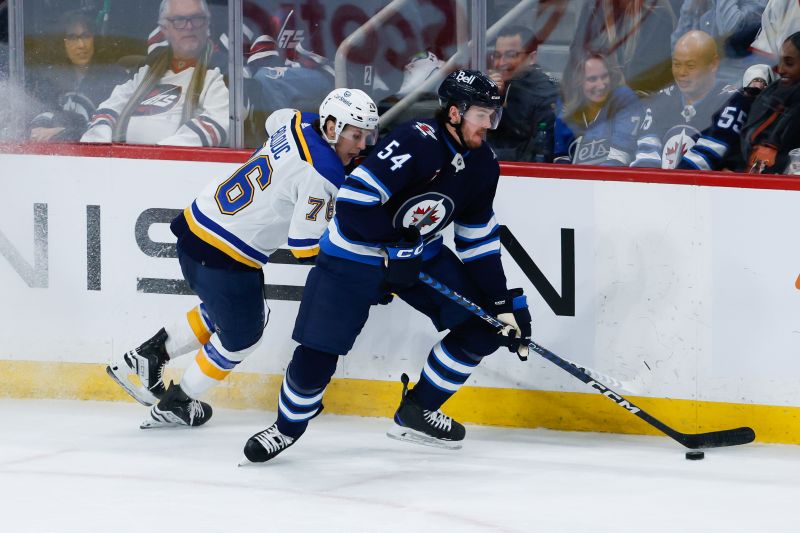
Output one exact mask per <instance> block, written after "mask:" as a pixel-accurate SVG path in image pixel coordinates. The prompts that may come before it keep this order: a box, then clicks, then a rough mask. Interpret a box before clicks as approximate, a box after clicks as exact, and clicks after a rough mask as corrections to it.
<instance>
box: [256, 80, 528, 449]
mask: <svg viewBox="0 0 800 533" xmlns="http://www.w3.org/2000/svg"><path fill="white" fill-rule="evenodd" d="M438 95H439V103H440V110H439V112H438V113H437V115H436V117H435V118H434V119H432V120H415V121H411V122H408V123H405V124H402V125H400V126H398V127H396V128H395V129H394V130H392V132H391V133H390V134H389V135H388V136H387V137H386V138H385V139H384V140H383V141H382V142H381V143H380V144H379V145H378V146H376V147H375V150H373V151H372V152H371V154H370V155H369V156H367V158H366V159H365V160H364V161H363V162H362V164H361V165H360V166H358V167H357V168H356V169H355V170H353V172H352V173H351V174H350V175H349V176H348V178H347V179H346V181H345V183H344V185H343V186H342V189H341V191H340V193H339V196H338V199H337V204H336V214H335V215H334V217H333V220H332V221H331V222H330V224H329V225H328V230H327V231H326V232H325V233H324V234H323V236H322V238H321V239H320V253H319V256H318V257H317V261H316V264H315V266H314V268H313V269H312V270H311V272H310V273H309V276H308V280H307V282H306V290H305V291H304V293H303V300H302V302H301V304H300V311H299V313H298V316H297V320H296V322H295V327H294V332H293V336H292V337H293V338H294V340H296V341H298V342H299V343H300V345H299V346H298V347H297V349H296V350H295V352H294V355H293V357H292V360H291V362H290V364H289V366H288V368H287V370H286V375H285V378H284V380H283V385H282V387H281V392H280V396H279V402H278V419H277V421H276V422H275V423H274V424H273V425H272V426H270V427H269V428H267V429H266V430H264V431H261V432H259V433H256V434H255V435H253V436H252V437H251V438H250V439H249V440H248V441H247V443H246V445H245V449H244V453H245V456H246V458H247V460H249V461H252V462H264V461H268V460H270V459H272V458H273V457H275V456H276V455H277V454H279V453H281V452H282V451H283V450H285V449H286V448H288V447H289V446H291V445H293V444H294V443H295V442H296V441H297V439H298V438H299V437H300V436H301V435H302V434H303V433H304V432H305V430H306V427H307V425H308V423H309V420H310V419H311V418H313V417H314V416H316V415H317V414H318V413H319V412H320V411H321V410H322V397H323V394H324V392H325V388H326V387H327V385H328V383H329V381H330V379H331V376H332V375H333V373H334V371H335V370H336V365H337V362H338V360H339V357H340V356H342V355H345V354H347V353H348V352H349V351H350V349H351V348H352V347H353V343H354V341H355V339H356V337H357V336H358V334H359V332H360V331H361V329H362V327H363V326H364V324H365V323H366V321H367V317H368V315H369V312H370V307H371V306H373V305H376V304H378V303H380V302H382V301H384V299H385V298H386V296H387V294H390V293H394V294H397V295H398V296H399V297H400V298H402V299H403V300H404V301H405V302H407V303H408V304H409V305H411V306H412V307H414V308H415V309H416V310H418V311H420V312H422V313H424V314H425V315H427V316H428V317H429V318H430V319H431V321H432V322H433V325H434V326H435V327H436V328H437V329H438V330H439V331H444V330H449V332H448V333H447V335H446V336H445V337H444V338H443V339H442V340H441V341H440V342H438V343H436V344H435V345H434V346H433V347H432V349H431V350H430V352H429V353H428V357H427V362H426V363H425V366H424V368H423V370H422V373H421V375H420V378H419V381H418V382H417V384H416V386H415V387H414V388H413V389H411V390H409V389H408V378H407V377H406V376H405V375H404V379H403V383H404V387H403V395H402V398H401V402H400V406H399V408H398V409H397V412H396V414H395V417H394V419H395V422H396V427H395V428H394V429H393V430H392V431H391V432H390V436H392V437H394V438H397V439H400V440H409V441H414V442H420V443H423V444H430V445H435V446H441V447H449V448H457V447H460V443H459V442H458V441H460V440H462V439H463V438H464V434H465V431H464V426H462V425H461V424H459V423H458V422H456V421H455V420H453V419H452V418H450V417H449V416H447V415H445V414H444V413H442V412H441V411H440V410H439V408H440V407H441V406H442V404H444V403H445V401H447V399H448V398H450V396H452V395H453V394H454V393H455V392H456V391H458V389H459V388H460V387H461V385H463V384H464V382H465V381H466V380H467V379H468V378H469V376H470V374H471V373H472V372H473V370H475V367H477V365H478V364H479V363H480V361H481V359H482V358H483V357H485V356H487V355H489V354H491V353H493V352H494V351H496V350H497V349H498V347H500V346H507V347H508V348H509V349H510V350H512V351H514V352H519V353H524V351H525V350H527V342H526V339H529V337H530V334H531V315H530V312H529V311H528V307H527V303H526V300H525V296H523V295H522V290H521V289H514V290H510V291H509V290H508V289H507V288H506V276H505V273H504V272H503V266H502V263H501V261H500V240H499V226H498V223H497V220H496V219H495V215H494V211H493V206H492V204H493V201H494V196H495V191H496V188H497V183H498V179H499V170H500V169H499V165H498V162H497V159H496V157H495V155H494V153H493V152H492V150H491V148H489V145H488V144H486V142H485V141H484V139H485V136H486V132H487V130H489V129H494V128H496V127H497V124H498V122H499V121H500V114H501V111H502V101H501V97H500V94H499V92H498V89H497V85H495V83H494V82H493V81H492V80H491V79H490V78H489V77H488V76H486V75H485V74H483V73H481V72H478V71H473V70H457V71H455V72H453V73H451V74H450V75H448V76H447V78H445V80H444V81H443V82H442V84H441V86H440V87H439V89H438ZM450 224H453V226H454V230H455V248H456V249H455V252H454V251H451V249H450V248H448V247H446V246H444V245H443V242H442V231H443V230H444V229H445V228H446V227H447V226H449V225H450ZM420 271H424V272H427V273H429V274H431V275H432V276H434V277H435V278H436V279H438V280H441V281H442V282H443V283H445V284H446V285H447V286H448V287H452V288H453V289H454V290H455V291H457V292H459V293H460V294H463V295H465V296H466V297H468V298H469V299H471V300H473V301H475V302H478V303H479V305H481V306H485V308H486V309H490V310H491V311H492V312H493V313H495V315H496V316H497V317H498V318H499V319H500V320H501V321H503V322H505V323H506V324H509V325H511V326H512V328H507V329H510V330H511V331H513V332H514V334H513V336H511V335H509V336H501V335H498V334H497V333H496V332H495V330H493V329H491V328H490V327H489V326H487V325H486V324H485V322H483V321H482V320H480V319H477V318H476V317H475V316H474V315H472V314H471V313H469V312H467V311H466V310H465V309H464V308H462V307H460V306H459V305H457V304H455V303H454V302H452V301H450V300H448V299H447V298H445V297H443V296H441V295H440V294H439V293H437V292H435V291H433V290H432V289H431V288H429V287H427V286H425V285H423V284H421V283H419V282H418V278H419V273H420Z"/></svg>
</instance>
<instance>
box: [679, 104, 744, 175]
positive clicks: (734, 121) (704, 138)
mask: <svg viewBox="0 0 800 533" xmlns="http://www.w3.org/2000/svg"><path fill="white" fill-rule="evenodd" d="M754 100H755V95H753V94H748V93H747V92H745V91H744V90H741V89H740V90H739V91H737V92H735V93H733V95H732V96H731V98H730V99H729V100H728V101H727V102H726V103H725V104H724V105H723V106H722V107H721V108H720V109H719V110H718V111H717V112H716V113H714V116H713V117H712V120H711V126H709V127H708V128H706V129H705V130H703V132H702V134H701V135H700V138H699V139H697V142H696V143H695V144H694V146H692V148H691V149H690V150H689V151H688V152H686V154H684V156H683V159H681V160H680V162H679V163H678V168H682V169H686V170H720V169H723V168H728V169H731V170H736V171H739V170H743V169H744V166H745V165H744V155H743V154H742V150H741V137H742V128H743V127H744V124H745V122H746V121H747V114H748V113H749V112H750V107H751V106H752V105H753V101H754ZM744 170H746V169H744Z"/></svg>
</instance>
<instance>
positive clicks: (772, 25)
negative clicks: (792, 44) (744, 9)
mask: <svg viewBox="0 0 800 533" xmlns="http://www.w3.org/2000/svg"><path fill="white" fill-rule="evenodd" d="M796 31H800V2H798V1H797V0H769V2H767V7H766V8H764V13H763V14H762V15H761V31H759V32H758V35H757V36H756V39H755V40H754V41H753V44H752V45H751V48H752V50H753V52H755V53H757V54H759V55H761V56H764V57H766V58H769V61H770V62H771V64H775V63H777V62H778V53H779V52H780V49H781V45H782V43H783V42H784V41H785V40H786V39H787V38H788V37H789V36H790V35H791V34H793V33H794V32H796Z"/></svg>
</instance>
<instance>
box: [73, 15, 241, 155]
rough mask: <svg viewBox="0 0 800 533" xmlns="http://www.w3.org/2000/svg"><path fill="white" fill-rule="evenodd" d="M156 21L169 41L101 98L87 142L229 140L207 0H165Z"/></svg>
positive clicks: (188, 143) (222, 142)
mask: <svg viewBox="0 0 800 533" xmlns="http://www.w3.org/2000/svg"><path fill="white" fill-rule="evenodd" d="M158 23H159V25H160V26H161V30H162V31H163V32H164V35H165V36H166V39H167V42H168V43H169V46H164V47H160V48H158V49H157V50H156V51H155V52H154V53H153V54H151V55H150V56H149V58H148V64H147V65H145V66H143V67H142V68H140V69H139V71H138V72H137V73H136V75H135V76H134V77H133V79H132V80H130V81H128V82H127V83H124V84H122V85H118V86H117V87H116V88H115V89H114V92H112V93H111V96H110V97H109V98H108V100H106V101H105V102H103V103H102V104H100V108H99V109H98V110H97V113H96V114H95V116H94V118H93V120H92V125H91V128H90V129H89V131H87V132H86V134H85V135H84V136H83V137H82V138H81V141H83V142H112V141H113V142H128V143H134V144H163V145H177V146H225V145H226V144H227V135H228V124H229V118H228V88H227V87H226V86H225V82H224V79H223V75H222V73H221V72H220V70H219V68H209V58H210V56H211V53H212V44H211V42H210V40H209V23H210V20H209V11H208V6H207V5H206V2H205V0H163V1H162V2H161V6H160V8H159V16H158Z"/></svg>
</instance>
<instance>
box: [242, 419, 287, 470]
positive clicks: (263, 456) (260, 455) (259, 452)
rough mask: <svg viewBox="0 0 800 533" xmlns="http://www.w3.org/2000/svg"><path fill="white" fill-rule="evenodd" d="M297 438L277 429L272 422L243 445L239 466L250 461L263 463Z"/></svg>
mask: <svg viewBox="0 0 800 533" xmlns="http://www.w3.org/2000/svg"><path fill="white" fill-rule="evenodd" d="M296 440H297V439H296V438H294V437H290V436H288V435H284V434H283V433H281V432H280V431H279V430H278V423H277V422H276V423H274V424H272V425H271V426H270V427H268V428H267V429H265V430H264V431H259V432H258V433H256V434H255V435H253V436H252V437H250V438H249V439H247V442H246V443H245V445H244V456H245V458H246V459H245V460H244V461H242V462H241V463H240V466H242V465H246V464H247V463H248V462H250V463H264V462H266V461H269V460H270V459H272V458H273V457H275V456H276V455H278V454H279V453H281V452H282V451H283V450H285V449H286V448H288V447H289V446H291V445H292V444H294V443H295V441H296Z"/></svg>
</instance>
